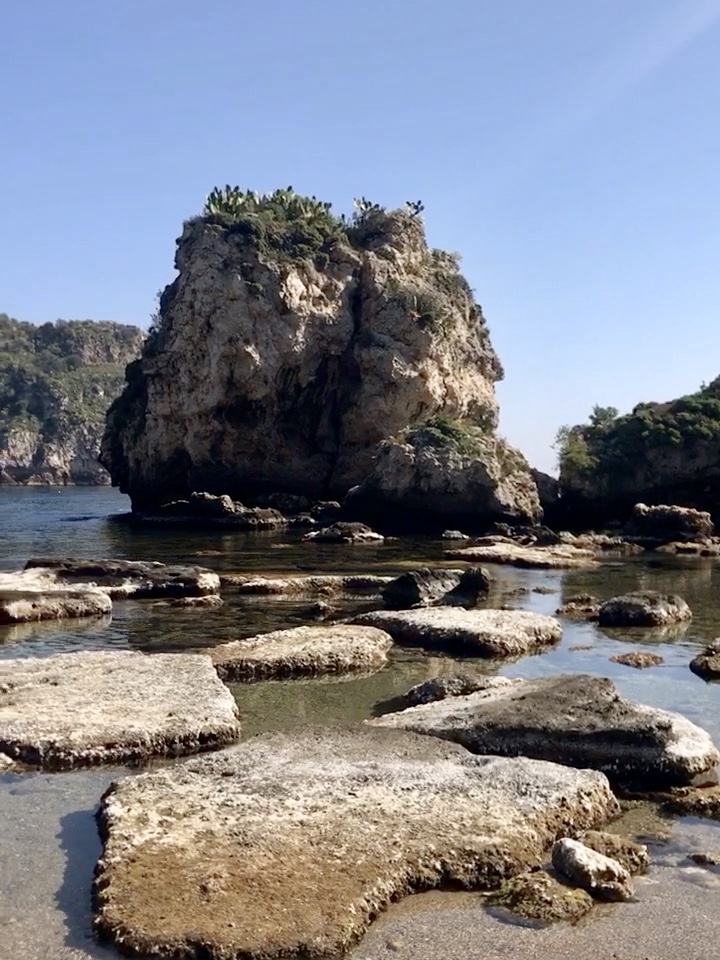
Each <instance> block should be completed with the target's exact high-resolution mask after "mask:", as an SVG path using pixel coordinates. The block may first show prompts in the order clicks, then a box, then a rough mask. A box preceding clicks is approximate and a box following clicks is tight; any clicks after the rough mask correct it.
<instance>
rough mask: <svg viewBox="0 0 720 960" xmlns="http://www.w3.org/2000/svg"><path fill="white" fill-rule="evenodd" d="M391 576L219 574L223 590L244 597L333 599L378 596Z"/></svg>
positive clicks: (391, 578) (389, 581) (390, 579)
mask: <svg viewBox="0 0 720 960" xmlns="http://www.w3.org/2000/svg"><path fill="white" fill-rule="evenodd" d="M393 579H394V578H393V577H384V576H377V575H373V574H366V575H358V576H342V575H338V574H317V575H311V576H288V577H260V576H247V575H246V574H232V573H231V574H220V583H221V585H222V587H223V588H224V589H229V590H233V592H236V593H238V594H240V595H245V596H279V597H283V596H287V597H313V598H314V597H334V596H340V595H342V594H349V595H356V596H374V595H377V596H378V597H379V596H380V593H381V591H382V589H383V587H385V586H387V584H389V583H391V582H392V580H393Z"/></svg>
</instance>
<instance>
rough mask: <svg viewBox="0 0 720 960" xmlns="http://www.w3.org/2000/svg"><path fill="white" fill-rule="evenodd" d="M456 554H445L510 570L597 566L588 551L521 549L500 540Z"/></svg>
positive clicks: (467, 548) (592, 554)
mask: <svg viewBox="0 0 720 960" xmlns="http://www.w3.org/2000/svg"><path fill="white" fill-rule="evenodd" d="M492 539H493V540H494V541H495V542H491V543H486V544H480V545H478V546H473V547H461V548H460V549H459V550H446V551H445V556H446V557H448V559H450V560H470V561H471V562H475V563H502V564H509V565H510V566H512V567H523V568H530V569H532V568H536V569H538V570H573V569H577V570H584V569H587V568H589V567H595V566H597V560H596V559H595V554H594V553H593V551H592V550H583V549H579V548H578V547H571V546H565V545H561V546H557V547H525V546H522V545H521V544H519V543H511V542H509V541H507V540H503V539H500V538H498V539H495V538H492Z"/></svg>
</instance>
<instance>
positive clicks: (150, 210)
mask: <svg viewBox="0 0 720 960" xmlns="http://www.w3.org/2000/svg"><path fill="white" fill-rule="evenodd" d="M2 36H3V41H4V43H3V57H2V59H1V60H0V117H1V118H2V130H3V134H4V135H3V145H2V150H1V151H0V294H1V296H0V311H5V312H7V313H10V314H11V315H12V316H15V317H17V318H18V319H21V320H31V321H34V322H43V321H46V320H54V319H57V318H59V317H62V318H65V319H83V318H93V319H111V320H118V321H122V322H127V323H137V324H139V325H141V326H147V324H148V322H149V316H150V313H151V312H152V310H153V309H154V301H155V294H156V291H157V290H158V289H159V288H160V287H162V286H164V284H165V283H167V282H169V281H170V280H171V279H172V278H173V276H174V271H173V268H172V260H173V253H174V241H175V237H176V236H177V234H178V233H179V230H180V227H181V223H182V221H183V219H185V218H186V217H188V216H190V215H192V214H194V213H197V212H199V211H200V209H201V207H202V204H203V200H204V197H205V195H206V194H207V192H208V191H209V190H210V189H211V188H212V187H213V186H214V185H215V184H224V183H227V182H230V183H233V184H234V183H237V184H239V185H241V186H243V187H248V188H251V189H256V190H260V191H265V190H272V189H274V188H275V187H276V186H285V185H287V184H292V185H293V187H294V188H295V189H296V190H299V191H301V192H303V193H310V194H316V195H318V196H320V197H322V198H323V199H326V200H330V201H332V202H333V206H334V209H336V210H337V211H338V212H343V211H344V212H349V211H350V210H351V208H352V198H353V197H357V196H361V195H362V196H366V197H369V198H371V199H372V200H374V201H376V202H379V203H382V204H385V205H389V206H394V205H400V204H402V203H403V202H404V201H405V200H407V199H417V198H420V199H422V201H423V202H424V204H425V208H426V211H425V222H426V227H427V233H428V239H429V241H430V243H431V245H433V246H441V247H445V248H448V249H451V250H457V251H459V252H461V253H462V256H463V269H464V272H465V274H466V275H467V277H468V279H469V280H470V282H471V284H472V286H473V287H474V288H475V290H476V294H477V298H478V301H479V302H480V303H481V304H482V306H483V310H484V312H485V315H486V317H487V319H488V323H489V327H490V331H491V334H492V339H493V344H494V346H495V348H496V350H497V351H498V353H499V355H500V357H501V359H502V362H503V364H504V366H505V371H506V379H505V381H504V382H503V383H502V384H500V385H499V386H498V396H499V399H500V404H501V432H503V433H504V434H505V435H506V436H507V437H508V438H509V439H510V440H511V441H512V442H513V443H515V444H517V445H518V446H519V447H520V448H521V449H522V450H523V451H524V452H525V453H526V455H527V456H528V457H529V458H530V460H531V461H532V462H533V464H535V465H536V466H538V467H540V468H543V469H549V468H551V467H552V466H553V465H554V461H555V454H554V452H553V451H552V449H551V446H550V445H551V443H552V440H553V437H554V434H555V432H556V430H557V428H558V427H559V426H560V425H561V424H563V423H568V422H570V423H574V422H578V421H580V420H584V419H585V418H586V417H587V415H588V413H589V412H590V409H591V407H592V406H593V404H595V403H600V404H602V405H609V404H612V405H614V406H617V407H619V408H620V409H621V410H623V411H625V410H629V409H630V408H631V407H632V406H633V405H634V404H635V403H637V402H639V401H641V400H663V399H668V398H670V397H673V396H677V395H679V394H681V393H686V392H690V391H692V390H694V389H696V388H697V387H698V386H699V385H700V383H701V381H703V380H705V381H707V380H711V379H713V378H714V377H715V376H717V375H718V374H720V323H718V304H719V303H720V270H719V269H718V252H719V247H720V216H719V215H718V194H719V191H718V185H719V184H718V181H719V180H720V123H718V99H719V94H720V0H545V2H544V3H538V2H537V0H505V2H503V3H499V2H497V0H442V2H439V0H363V2H362V3H350V2H349V0H302V2H300V0H265V2H263V3H250V2H247V0H206V2H204V3H198V2H197V0H114V2H113V3H105V2H98V0H63V2H62V3H57V2H56V0H23V3H8V4H6V5H5V6H4V9H3V17H2Z"/></svg>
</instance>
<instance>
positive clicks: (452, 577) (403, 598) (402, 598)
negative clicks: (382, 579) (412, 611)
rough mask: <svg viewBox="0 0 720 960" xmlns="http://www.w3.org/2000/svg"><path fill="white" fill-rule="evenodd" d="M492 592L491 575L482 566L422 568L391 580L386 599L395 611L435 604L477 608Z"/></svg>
mask: <svg viewBox="0 0 720 960" xmlns="http://www.w3.org/2000/svg"><path fill="white" fill-rule="evenodd" d="M489 589H490V574H489V573H488V572H487V570H483V569H482V567H471V568H470V569H469V570H450V569H448V568H447V567H421V568H420V569H419V570H409V571H408V572H407V573H403V574H402V576H399V577H397V578H396V579H395V580H393V581H391V582H390V583H389V584H388V585H387V586H386V587H384V588H383V591H382V598H383V600H384V601H385V604H386V605H387V606H388V607H390V608H391V609H393V610H404V609H408V608H409V607H416V606H419V605H429V604H433V603H436V604H449V605H454V604H456V605H458V606H463V607H474V606H476V604H477V603H478V600H480V598H481V597H485V596H487V593H488V590H489Z"/></svg>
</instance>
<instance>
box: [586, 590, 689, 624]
mask: <svg viewBox="0 0 720 960" xmlns="http://www.w3.org/2000/svg"><path fill="white" fill-rule="evenodd" d="M691 619H692V610H691V609H690V607H689V606H688V605H687V603H686V602H685V601H684V600H683V598H682V597H680V596H678V595H677V594H674V593H658V592H657V591H656V590H639V591H638V592H637V593H626V594H624V595H623V596H622V597H613V598H612V599H611V600H606V601H605V603H602V604H600V608H599V610H598V621H599V623H600V626H603V627H662V626H666V625H667V624H672V623H683V622H685V621H686V620H691Z"/></svg>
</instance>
